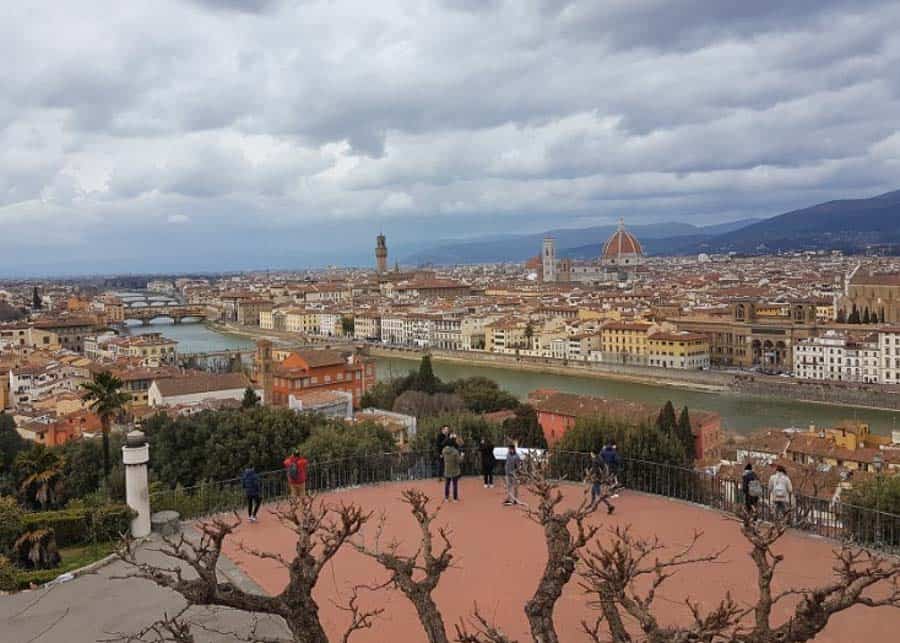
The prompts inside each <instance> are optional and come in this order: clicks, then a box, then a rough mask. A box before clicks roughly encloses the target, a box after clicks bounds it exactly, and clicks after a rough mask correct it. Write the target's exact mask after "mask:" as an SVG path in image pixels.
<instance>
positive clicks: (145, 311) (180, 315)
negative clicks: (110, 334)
mask: <svg viewBox="0 0 900 643" xmlns="http://www.w3.org/2000/svg"><path fill="white" fill-rule="evenodd" d="M163 317H168V318H169V319H171V320H172V321H173V322H175V323H176V324H180V323H181V322H183V321H184V320H185V319H206V307H205V306H191V305H176V306H141V307H130V308H125V309H124V310H123V311H122V318H121V319H120V320H119V321H122V322H127V321H132V320H133V321H139V322H141V324H143V325H144V326H149V325H150V322H151V321H153V320H154V319H159V318H163Z"/></svg>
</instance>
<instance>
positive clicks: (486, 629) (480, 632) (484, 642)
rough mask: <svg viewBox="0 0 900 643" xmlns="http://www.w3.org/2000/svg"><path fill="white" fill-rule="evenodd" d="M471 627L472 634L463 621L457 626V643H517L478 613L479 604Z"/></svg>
mask: <svg viewBox="0 0 900 643" xmlns="http://www.w3.org/2000/svg"><path fill="white" fill-rule="evenodd" d="M470 626H471V627H472V631H471V632H470V631H469V629H468V626H466V624H465V622H464V621H462V620H460V622H459V623H458V624H457V625H456V641H457V643H516V641H515V640H513V639H511V638H509V637H508V636H506V634H504V633H503V631H502V630H501V629H500V628H498V627H497V626H496V625H494V624H492V623H491V622H490V621H488V620H487V619H486V618H485V617H484V616H482V615H481V612H479V611H478V605H477V604H476V605H475V609H474V613H473V615H472V618H471V619H470Z"/></svg>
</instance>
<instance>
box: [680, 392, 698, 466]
mask: <svg viewBox="0 0 900 643" xmlns="http://www.w3.org/2000/svg"><path fill="white" fill-rule="evenodd" d="M675 437H676V438H677V439H678V441H679V442H680V443H681V446H682V448H683V449H684V455H685V462H686V463H688V464H690V463H693V461H694V454H695V453H696V452H697V447H696V440H695V439H694V433H693V430H692V429H691V416H690V415H689V414H688V407H687V406H684V407H682V409H681V415H680V416H679V417H678V425H677V426H676V427H675Z"/></svg>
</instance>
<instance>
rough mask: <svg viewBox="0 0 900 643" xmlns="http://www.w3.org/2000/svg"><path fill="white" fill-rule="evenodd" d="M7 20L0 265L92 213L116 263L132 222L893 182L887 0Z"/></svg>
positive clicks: (218, 223) (844, 190)
mask: <svg viewBox="0 0 900 643" xmlns="http://www.w3.org/2000/svg"><path fill="white" fill-rule="evenodd" d="M375 9H377V10H375ZM4 12H5V14H4V20H2V21H0V53H2V54H3V56H4V61H5V62H6V64H4V65H2V66H0V85H2V86H3V87H4V91H3V93H2V95H0V225H3V229H4V232H5V233H8V234H5V235H4V236H3V237H2V238H0V256H3V257H4V261H3V264H0V271H2V270H3V269H4V268H5V267H6V266H7V265H11V264H15V263H16V262H17V261H21V260H22V257H24V256H35V253H37V256H40V248H61V249H62V248H68V249H69V250H71V251H72V252H73V254H72V256H73V257H74V256H75V254H74V253H75V251H74V248H76V247H81V246H79V244H85V245H84V246H83V248H84V250H83V252H84V256H83V257H82V258H81V259H78V260H77V261H89V257H90V254H91V250H90V247H91V246H90V240H91V239H97V238H98V231H99V230H101V229H102V230H103V234H104V235H111V236H112V237H115V238H117V239H119V240H120V241H119V243H121V244H122V246H123V247H124V248H125V249H126V250H125V251H124V255H125V256H127V255H128V254H129V253H132V254H133V253H134V252H143V251H144V250H145V249H144V248H142V247H141V243H140V241H139V239H141V238H149V237H150V236H153V235H149V233H148V232H147V230H148V229H152V230H155V231H156V232H155V233H154V234H158V235H161V236H162V237H166V236H167V235H168V236H170V237H172V236H175V235H177V236H178V237H179V239H182V240H184V243H185V244H187V243H188V240H190V243H194V244H195V245H196V248H197V250H196V251H197V252H198V253H201V254H202V253H203V252H210V253H213V250H212V248H213V246H216V247H219V248H225V247H228V248H232V247H236V246H240V244H241V243H242V242H243V243H263V242H262V241H261V239H263V238H264V237H265V236H266V235H270V236H271V235H275V236H279V232H278V231H282V233H283V234H281V235H280V236H281V237H282V238H283V239H293V238H294V235H295V231H297V230H302V231H303V232H302V234H301V235H299V237H297V238H302V239H303V241H304V242H305V243H309V242H313V243H315V244H317V245H318V246H320V247H323V248H326V247H327V248H333V250H332V251H331V252H332V254H334V255H335V256H334V259H335V260H340V256H341V255H340V253H341V252H343V251H344V250H346V251H347V252H348V253H349V254H348V255H347V256H357V255H355V254H353V253H354V252H357V249H363V250H360V252H363V251H364V252H365V253H366V256H367V254H368V252H369V250H370V249H369V246H370V245H371V239H370V238H369V237H370V236H371V234H373V233H374V232H377V230H378V229H379V228H382V227H384V228H385V229H386V230H387V231H388V232H389V234H391V236H392V238H394V237H396V236H398V235H401V236H402V234H403V231H413V230H421V231H423V232H422V234H427V235H429V236H456V235H458V234H459V231H460V229H465V230H467V231H478V232H483V233H488V234H489V233H492V232H497V231H508V230H510V229H519V228H521V227H522V226H528V227H529V229H540V227H541V226H545V227H553V226H556V225H559V224H560V223H561V222H563V223H565V222H566V221H575V220H577V221H582V220H584V221H588V222H590V221H603V220H611V219H614V218H617V217H618V216H619V215H620V214H623V215H625V216H627V217H635V218H640V219H641V220H663V219H682V220H696V221H704V222H707V221H715V220H717V219H719V220H721V219H730V218H739V217H741V216H748V215H754V216H757V215H766V214H776V213H778V212H780V211H784V210H786V209H789V208H793V207H798V206H802V205H806V204H811V203H814V202H817V201H820V200H824V199H827V198H836V197H850V196H863V195H867V194H873V193H877V192H880V191H887V190H889V189H895V188H896V187H898V185H897V177H898V176H900V72H898V71H897V70H898V69H900V42H898V39H897V38H896V37H895V34H896V33H898V31H900V5H897V3H893V2H876V1H874V0H872V1H869V0H854V1H849V0H848V1H840V0H822V1H816V2H813V1H808V0H798V1H795V2H773V1H769V0H763V1H757V2H737V1H731V0H727V1H722V0H716V1H713V0H710V1H708V2H706V1H704V2H701V1H700V0H684V1H681V2H664V1H663V0H610V1H606V2H594V1H591V2H563V1H554V0H541V1H538V0H534V1H531V2H526V1H519V0H492V1H490V2H488V1H483V2H474V1H472V0H432V1H431V2H423V1H422V0H395V1H392V2H382V3H377V4H374V3H371V2H365V1H363V0H303V1H299V0H270V1H263V0H257V1H250V2H239V1H238V0H226V1H214V0H158V1H156V2H152V3H151V2H146V1H143V2H129V3H120V2H113V0H95V2H90V3H82V4H78V5H71V4H67V3H51V2H49V1H48V2H43V3H40V2H38V3H28V5H27V6H20V5H11V6H10V7H7V8H5V9H4ZM692 217H693V219H692ZM236 220H237V221H240V222H241V224H242V225H244V226H245V227H244V228H241V230H240V231H237V228H236V227H235V226H234V225H232V223H233V222H234V221H236ZM542 222H543V223H542ZM138 224H140V226H143V227H141V228H138V227H136V226H138ZM246 226H250V227H253V226H256V227H257V228H258V229H259V230H260V232H259V234H255V235H254V234H248V233H247V230H246ZM392 226H393V227H395V228H396V232H395V233H391V232H390V230H391V227H392ZM370 227H371V229H369V228H370ZM213 230H214V231H215V234H214V235H213V233H212V232H211V231H213ZM336 230H341V232H340V233H336V232H335V231H336ZM204 231H206V233H207V234H210V235H213V236H214V237H215V242H214V243H211V244H209V247H208V248H207V247H205V246H204V244H202V243H199V242H198V241H197V240H198V239H202V238H203V234H204ZM410 234H411V233H410ZM176 245H177V244H174V243H173V244H172V247H173V248H174V247H175V246H176ZM178 247H179V248H181V247H183V245H178ZM248 252H249V251H248ZM285 252H286V255H285V256H288V255H289V254H290V253H289V252H287V251H285ZM249 256H250V255H249V254H248V257H249ZM253 256H255V257H259V256H264V253H262V254H258V253H257V254H254V255H253ZM309 256H310V257H311V256H312V255H309ZM210 257H211V258H212V257H215V255H214V254H210ZM154 260H156V259H154ZM173 260H174V259H173ZM210 260H212V259H210ZM73 261H75V259H73ZM197 261H201V262H202V261H205V260H204V259H203V258H202V257H200V258H198V259H197ZM310 261H312V259H310ZM316 261H319V259H318V258H317V259H316Z"/></svg>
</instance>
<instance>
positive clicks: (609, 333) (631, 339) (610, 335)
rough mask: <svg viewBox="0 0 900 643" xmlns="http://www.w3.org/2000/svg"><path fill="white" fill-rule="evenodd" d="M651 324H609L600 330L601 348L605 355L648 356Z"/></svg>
mask: <svg viewBox="0 0 900 643" xmlns="http://www.w3.org/2000/svg"><path fill="white" fill-rule="evenodd" d="M651 328H653V324H651V323H650V322H622V321H618V322H609V323H607V324H604V325H603V327H602V328H601V329H600V346H601V350H602V351H603V352H604V353H618V354H622V353H624V354H626V355H646V354H647V352H648V346H649V344H648V342H647V337H648V333H649V332H650V329H651Z"/></svg>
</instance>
